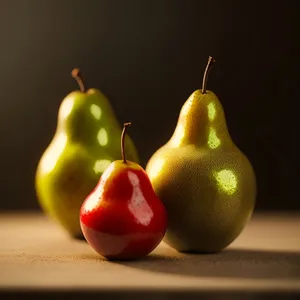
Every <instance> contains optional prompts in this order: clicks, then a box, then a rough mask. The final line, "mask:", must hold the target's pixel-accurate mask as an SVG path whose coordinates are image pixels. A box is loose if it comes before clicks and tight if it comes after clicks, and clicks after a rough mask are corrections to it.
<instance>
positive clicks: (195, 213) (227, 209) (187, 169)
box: [146, 90, 256, 253]
mask: <svg viewBox="0 0 300 300" xmlns="http://www.w3.org/2000/svg"><path fill="white" fill-rule="evenodd" d="M146 172H147V173H148V175H149V178H150V180H151V182H152V185H153V188H154V190H155V192H156V194H157V195H158V197H159V198H160V199H161V200H162V202H163V203H164V204H165V207H166V210H167V213H168V229H167V233H166V237H165V241H166V243H167V244H169V245H170V246H171V247H173V248H175V249H177V250H178V251H183V252H200V253H201V252H218V251H220V250H222V249H223V248H225V247H226V246H227V245H229V244H230V243H231V242H232V241H233V240H234V239H235V238H236V237H237V236H238V235H239V234H240V232H241V231H242V229H243V228H244V226H245V225H246V223H247V221H248V220H249V218H250V217H251V215H252V212H253V209H254V206H255V198H256V179H255V174H254V171H253V168H252V166H251V164H250V162H249V161H248V159H247V157H246V156H245V155H244V154H243V153H242V152H241V151H240V150H239V149H238V147H237V146H236V145H235V144H234V143H233V141H232V139H231V137H230V135H229V133H228V129H227V125H226V120H225V115H224V111H223V108H222V105H221V103H220V101H219V100H218V98H217V96H216V95H215V94H214V93H213V92H211V91H207V93H206V94H202V92H201V91H200V90H197V91H195V92H194V93H193V94H192V95H191V96H190V97H189V99H188V100H187V101H186V102H185V104H184V106H183V107H182V110H181V112H180V116H179V120H178V124H177V127H176V129H175V132H174V134H173V136H172V138H171V139H170V140H169V141H168V142H167V143H166V144H165V145H164V146H163V147H161V148H160V149H159V150H158V151H157V152H156V153H154V155H153V156H152V157H151V159H150V160H149V162H148V164H147V167H146Z"/></svg>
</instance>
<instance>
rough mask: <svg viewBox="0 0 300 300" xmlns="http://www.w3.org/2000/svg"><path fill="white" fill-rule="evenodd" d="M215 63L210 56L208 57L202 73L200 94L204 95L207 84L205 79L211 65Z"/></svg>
mask: <svg viewBox="0 0 300 300" xmlns="http://www.w3.org/2000/svg"><path fill="white" fill-rule="evenodd" d="M214 62H216V60H215V59H214V58H212V57H211V56H209V57H208V62H207V65H206V68H205V71H204V75H203V81H202V94H206V84H207V77H208V73H209V71H210V69H211V67H212V65H213V63H214Z"/></svg>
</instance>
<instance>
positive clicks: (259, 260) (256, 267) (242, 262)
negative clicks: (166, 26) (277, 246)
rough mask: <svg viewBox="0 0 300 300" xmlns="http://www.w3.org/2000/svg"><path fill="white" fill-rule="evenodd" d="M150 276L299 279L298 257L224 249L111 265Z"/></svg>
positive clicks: (289, 253)
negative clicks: (152, 273) (155, 273)
mask: <svg viewBox="0 0 300 300" xmlns="http://www.w3.org/2000/svg"><path fill="white" fill-rule="evenodd" d="M114 263H117V264H122V265H124V266H127V267H130V268H136V269H141V270H148V271H151V272H159V273H168V274H177V275H188V276H197V277H229V278H230V277H236V278H265V279H267V278H269V279H276V278H277V279H284V278H286V279H292V278H300V253H299V252H298V253H297V252H273V251H258V250H257V251H255V250H240V249H228V250H224V251H223V252H221V253H217V254H187V255H186V256H183V257H169V258H168V257H165V256H160V255H156V254H152V255H149V256H147V257H145V258H143V259H142V260H137V261H121V262H120V261H118V262H114Z"/></svg>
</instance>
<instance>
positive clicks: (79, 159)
mask: <svg viewBox="0 0 300 300" xmlns="http://www.w3.org/2000/svg"><path fill="white" fill-rule="evenodd" d="M72 75H73V77H74V78H75V79H76V80H77V82H78V84H79V87H80V91H73V92H72V93H70V94H69V95H67V96H66V97H65V99H64V100H63V101H62V103H61V106H60V108H59V113H58V122H57V129H56V132H55V134H54V137H53V139H52V141H51V143H50V144H49V146H48V148H47V149H46V151H45V152H44V154H43V155H42V157H41V159H40V162H39V164H38V168H37V171H36V177H35V185H36V192H37V196H38V200H39V203H40V205H41V207H42V209H43V210H44V211H45V212H46V213H47V214H48V215H49V216H50V217H51V218H52V219H54V220H55V221H57V223H58V224H60V225H61V226H62V227H63V228H64V229H65V230H66V231H67V232H68V233H69V234H70V235H71V236H73V237H78V238H82V232H81V228H80V223H79V210H80V207H81V205H82V203H83V201H84V199H85V198H86V196H87V195H88V194H89V193H90V192H92V190H93V189H94V187H95V186H96V184H97V183H98V181H99V178H100V176H101V174H102V173H103V172H104V170H105V169H106V168H107V167H108V166H109V165H110V164H111V162H112V161H115V160H116V159H118V158H119V157H120V155H121V151H120V147H119V141H120V135H121V131H122V128H121V127H120V125H119V123H118V121H117V119H116V116H115V114H114V111H113V108H112V106H111V105H110V103H109V100H108V99H107V98H106V97H105V95H104V94H103V93H102V92H101V91H100V90H97V89H88V90H86V89H85V87H84V84H83V81H82V77H81V76H80V73H79V70H78V69H74V70H73V72H72ZM126 155H127V157H128V159H131V160H133V161H138V156H137V151H136V149H135V146H134V144H133V142H132V140H131V138H130V137H129V136H128V137H127V138H126Z"/></svg>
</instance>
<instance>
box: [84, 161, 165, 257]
mask: <svg viewBox="0 0 300 300" xmlns="http://www.w3.org/2000/svg"><path fill="white" fill-rule="evenodd" d="M80 224H81V228H82V232H83V234H84V236H85V238H86V240H87V241H88V243H89V244H90V245H91V246H92V248H93V249H94V250H95V251H96V252H98V253H99V254H100V255H102V256H104V257H106V258H108V259H114V260H115V259H121V260H124V259H126V260H127V259H136V258H139V257H142V256H146V255H147V254H149V253H150V252H151V251H152V250H154V249H155V248H156V246H157V245H158V244H159V243H160V242H161V240H162V239H163V237H164V234H165V231H166V226H167V215H166V210H165V207H164V205H163V204H162V202H161V201H160V200H159V199H158V198H157V196H156V194H155V192H154V190H153V188H152V185H151V182H150V180H149V178H148V176H147V174H146V172H145V171H144V169H143V168H142V167H141V166H139V165H138V164H136V163H134V162H131V161H127V162H126V163H125V162H124V161H121V160H119V161H115V162H113V163H112V164H111V165H110V166H109V167H108V168H107V169H106V170H105V172H104V173H103V174H102V176H101V178H100V180H99V183H98V184H97V186H96V187H95V189H94V190H93V191H92V193H91V194H90V195H89V196H88V197H87V198H86V200H85V201H84V203H83V204H82V207H81V210H80Z"/></svg>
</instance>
